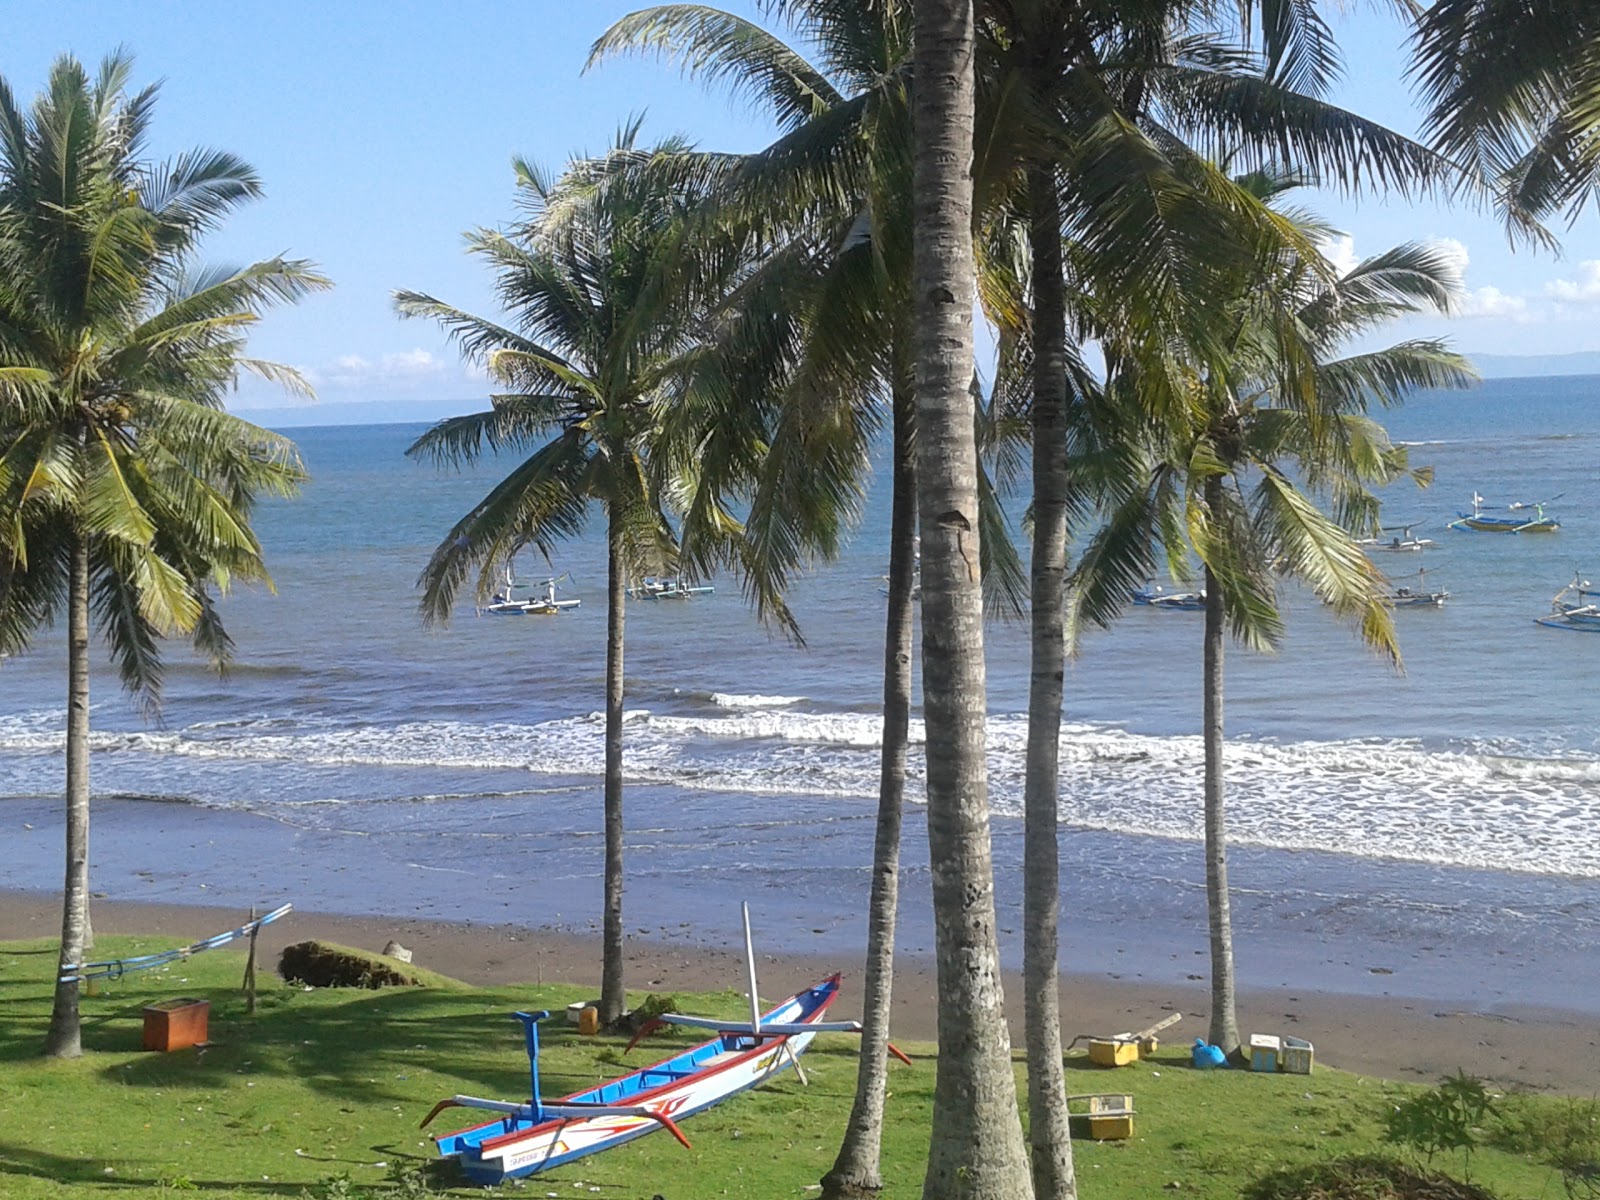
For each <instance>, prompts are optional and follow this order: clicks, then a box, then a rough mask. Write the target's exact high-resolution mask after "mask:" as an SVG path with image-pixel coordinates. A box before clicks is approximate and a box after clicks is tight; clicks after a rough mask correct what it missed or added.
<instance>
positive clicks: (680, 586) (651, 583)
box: [628, 575, 717, 600]
mask: <svg viewBox="0 0 1600 1200" xmlns="http://www.w3.org/2000/svg"><path fill="white" fill-rule="evenodd" d="M716 590H717V589H716V588H715V587H714V586H712V585H711V584H709V583H695V584H691V583H686V582H684V579H683V576H681V575H678V576H659V575H646V576H645V577H644V578H643V579H641V580H640V581H639V582H638V583H637V584H635V585H634V586H633V587H631V588H629V589H628V591H629V594H630V595H632V596H633V598H634V599H635V600H690V599H693V598H694V597H695V596H709V595H711V594H712V593H713V592H715V591H716Z"/></svg>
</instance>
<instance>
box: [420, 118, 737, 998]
mask: <svg viewBox="0 0 1600 1200" xmlns="http://www.w3.org/2000/svg"><path fill="white" fill-rule="evenodd" d="M638 130H639V125H638V122H637V121H635V122H633V123H631V124H629V125H628V126H626V127H625V128H623V129H622V130H621V131H620V132H619V134H618V136H617V139H616V141H615V144H614V146H613V148H612V149H611V150H610V152H609V153H607V154H606V155H604V156H602V157H600V158H596V159H591V160H579V161H576V162H574V163H572V164H571V165H570V166H569V167H568V169H567V171H566V173H565V174H564V175H562V176H561V177H560V178H559V179H557V180H553V181H552V180H550V179H548V178H546V177H545V176H544V175H543V174H541V173H540V172H539V171H538V170H537V169H535V168H534V167H532V166H530V165H529V164H527V163H525V162H522V161H520V160H519V161H517V162H516V163H515V164H514V166H515V170H516V185H517V189H518V193H519V204H520V205H521V207H522V209H523V218H522V219H521V220H520V221H518V222H517V223H516V224H514V225H513V226H511V227H510V228H508V229H507V230H505V231H503V232H502V231H496V230H489V229H480V230H478V231H476V232H474V233H472V234H469V235H468V242H469V250H470V252H471V253H473V254H475V255H478V256H479V257H481V258H482V259H484V260H485V261H486V262H487V263H488V264H489V266H490V267H491V269H493V270H494V272H495V274H496V278H497V283H496V291H497V294H498V296H499V298H500V300H501V302H502V304H503V305H504V306H505V308H506V310H507V313H508V315H509V318H510V320H509V322H507V323H502V322H499V321H496V320H493V319H490V318H486V317H479V316H474V315H472V314H470V313H467V312H464V311H462V310H461V309H458V308H454V307H452V306H450V305H448V304H446V303H444V302H442V301H440V300H437V299H435V298H433V297H432V296H428V295H425V294H423V293H420V292H411V291H401V292H397V293H396V294H395V305H396V307H397V309H398V310H399V312H400V313H401V314H402V315H404V316H408V317H427V318H432V319H434V320H436V321H438V322H439V323H440V324H441V325H442V326H443V327H444V328H445V329H446V330H447V331H448V332H449V334H450V336H451V337H452V338H453V339H454V340H455V341H456V343H457V344H458V345H459V347H460V348H461V351H462V353H463V355H464V356H466V357H467V358H469V359H471V360H472V361H474V362H478V363H481V364H482V365H484V366H485V367H487V369H488V370H489V373H490V375H491V376H492V378H493V379H494V380H495V381H496V382H498V383H499V384H501V385H502V386H503V387H504V388H505V390H504V391H502V392H500V393H498V394H496V395H494V396H492V397H491V403H492V405H493V407H492V409H491V410H490V411H489V412H486V413H476V414H473V415H470V416H464V417H456V418H452V419H450V420H447V421H443V422H440V423H439V424H438V425H436V426H434V427H433V428H432V429H431V430H429V431H428V432H427V433H426V434H424V435H423V436H422V437H421V438H419V439H418V440H417V442H416V443H415V444H414V445H413V446H412V447H411V449H410V450H409V451H408V453H410V454H412V455H414V456H420V457H427V458H431V459H433V460H435V461H437V462H440V463H443V464H463V463H470V462H474V461H477V460H478V459H480V458H481V457H483V456H484V455H485V454H494V453H504V452H514V453H523V452H526V454H527V457H526V458H524V459H523V460H522V461H521V462H520V463H519V464H518V465H517V466H516V467H514V468H513V469H512V470H511V472H510V473H509V474H508V475H507V476H506V477H505V479H503V480H502V481H501V482H500V483H499V484H497V485H496V486H495V487H494V488H493V489H492V490H491V491H490V492H489V493H488V495H486V496H485V497H484V498H483V499H482V500H480V501H479V502H478V503H477V504H476V505H474V506H473V508H472V510H471V511H470V512H468V513H467V514H466V516H464V517H462V518H461V520H459V521H458V522H456V524H455V525H454V527H452V528H451V530H450V532H449V533H448V534H447V535H446V536H445V538H444V540H443V541H441V542H440V544H439V546H438V548H437V549H436V550H435V551H434V552H433V555H432V557H431V558H430V559H429V561H428V564H427V567H426V568H425V569H424V570H423V573H422V578H421V583H422V587H423V598H422V611H423V615H424V618H425V619H426V620H429V621H437V622H442V621H445V620H447V619H448V618H449V616H450V612H451V609H452V607H453V606H454V604H455V601H456V598H457V595H458V593H459V592H460V590H461V588H462V587H463V585H464V584H466V583H467V582H468V580H469V578H470V577H471V576H472V575H473V574H474V572H476V575H477V581H476V586H477V591H478V593H479V594H480V595H485V596H486V595H488V593H489V592H490V591H491V590H492V588H493V586H494V582H495V580H496V579H497V578H498V575H499V572H500V570H501V568H502V567H503V565H504V564H505V563H506V562H508V561H509V560H510V558H511V557H512V556H513V555H514V554H515V553H516V552H517V551H518V550H519V549H521V548H522V547H523V546H527V545H532V546H535V547H537V548H538V549H539V550H540V551H541V552H543V553H544V554H545V556H546V557H549V555H550V553H551V551H552V549H553V546H554V543H555V542H556V541H557V540H560V539H563V538H567V537H572V536H575V535H576V534H577V533H578V532H579V531H580V530H581V529H582V528H583V525H584V523H585V520H586V518H587V515H588V510H589V508H590V506H591V505H592V504H598V505H599V506H600V508H601V510H602V511H603V513H604V516H605V524H606V555H607V570H606V582H607V628H606V729H605V867H604V888H605V900H604V933H603V950H602V953H603V963H602V973H601V1000H600V1017H601V1020H602V1021H604V1022H607V1023H610V1022H613V1021H615V1020H617V1019H618V1018H619V1017H621V1016H622V1015H623V1013H624V1011H625V1007H626V997H625V995H624V990H623V934H622V892H623V863H622V857H623V831H624V827H623V809H622V782H623V781H622V728H623V702H624V692H623V647H624V642H623V630H624V616H625V604H626V598H627V591H628V586H629V582H630V580H632V579H636V578H638V577H639V576H641V575H643V574H647V573H660V572H663V571H671V570H676V569H679V568H682V567H689V568H691V569H692V568H694V567H695V566H698V565H702V564H704V563H706V562H709V561H711V560H712V559H714V557H715V555H716V554H718V553H721V552H723V551H724V550H725V549H726V547H727V546H728V545H730V544H731V543H732V542H733V540H735V539H736V538H737V537H738V536H739V534H740V533H741V528H740V525H739V523H738V522H737V521H736V520H735V519H734V518H733V516H732V515H731V514H730V513H729V512H728V511H727V510H726V508H724V507H723V506H722V504H721V503H720V495H719V494H717V492H716V490H715V487H714V486H712V485H713V484H716V483H719V482H722V480H723V478H731V477H732V476H727V477H722V476H718V473H717V472H716V470H715V469H714V468H715V465H716V464H718V463H719V462H721V461H722V459H723V457H724V456H723V454H722V451H721V449H719V445H720V443H719V442H718V438H719V437H720V436H722V434H721V433H720V432H719V431H718V430H715V429H708V428H706V427H705V426H704V425H703V424H702V423H698V422H696V421H693V420H686V419H685V414H694V413H698V412H700V411H701V408H702V404H703V401H704V397H703V396H702V395H700V394H697V389H698V388H701V387H702V386H705V384H704V376H703V375H702V373H701V372H699V371H698V370H697V369H696V368H697V365H698V362H699V359H700V346H701V343H702V342H703V341H704V340H705V339H706V338H707V337H708V336H709V332H710V331H709V322H710V313H711V310H712V304H711V300H712V298H714V297H715V296H716V287H717V285H719V284H721V283H725V282H728V281H729V280H730V279H731V278H732V277H733V276H735V275H736V274H737V271H738V257H739V256H738V250H737V247H736V246H735V247H733V249H732V250H730V245H731V242H729V243H726V244H717V243H714V242H712V243H708V242H706V241H704V240H703V239H697V240H695V241H691V240H690V239H689V238H688V237H687V234H688V233H689V231H690V229H691V222H690V217H691V214H692V213H693V212H694V210H695V207H696V205H697V204H698V203H700V202H701V201H702V200H703V187H704V185H703V184H701V183H696V182H693V181H692V177H691V176H689V175H686V174H683V173H680V172H674V171H663V170H658V169H653V166H654V164H655V163H656V162H657V161H658V160H678V159H681V158H682V156H683V155H684V154H686V153H687V152H688V147H687V146H686V145H684V144H683V143H681V142H676V141H669V142H667V143H664V144H663V145H662V146H661V147H659V148H657V149H656V150H654V151H652V150H646V149H642V148H639V147H638V146H637V145H636V142H637V135H638ZM724 252H727V253H726V254H724ZM696 256H698V257H696ZM713 281H715V282H713ZM740 432H741V433H743V432H744V431H743V430H741V431H740ZM714 476H718V477H717V478H713V477H714ZM685 523H687V525H688V526H689V528H687V529H686V528H685ZM680 532H681V533H685V535H686V536H687V534H688V533H693V534H695V537H694V539H693V540H694V541H695V542H696V543H697V546H696V548H694V549H693V553H692V555H691V554H685V553H683V551H684V550H685V549H686V547H684V546H683V545H681V544H680V540H679V535H680Z"/></svg>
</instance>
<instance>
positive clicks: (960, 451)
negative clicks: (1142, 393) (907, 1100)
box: [912, 0, 1033, 1200]
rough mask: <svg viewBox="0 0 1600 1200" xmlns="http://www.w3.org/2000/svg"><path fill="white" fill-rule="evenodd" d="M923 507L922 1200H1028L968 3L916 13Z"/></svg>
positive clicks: (950, 2) (936, 4) (922, 4)
mask: <svg viewBox="0 0 1600 1200" xmlns="http://www.w3.org/2000/svg"><path fill="white" fill-rule="evenodd" d="M913 11H914V12H915V15H916V26H915V29H916V33H915V38H914V45H915V50H914V67H913V70H914V72H915V75H916V78H917V80H918V86H917V88H916V92H915V95H914V97H913V101H912V114H913V129H914V133H915V142H914V145H915V163H916V166H915V179H914V187H913V191H912V194H913V196H914V197H915V207H914V210H913V212H914V224H913V232H914V239H915V255H914V270H913V277H912V278H913V282H912V304H913V311H914V312H915V315H916V321H915V329H916V388H917V498H918V510H919V521H920V526H921V532H922V553H923V559H922V690H923V713H924V720H925V723H926V727H927V759H928V765H927V771H928V848H929V853H930V856H931V859H932V870H933V909H934V929H935V945H936V962H937V969H938V979H939V1068H938V1076H937V1079H936V1081H935V1085H934V1103H933V1128H934V1131H935V1133H934V1137H933V1141H932V1145H931V1147H930V1149H929V1153H928V1170H927V1176H926V1178H925V1181H924V1183H923V1195H924V1196H925V1197H928V1198H929V1200H933V1198H935V1197H937V1198H939V1200H945V1198H947V1197H960V1198H963V1200H965V1198H972V1200H977V1198H980V1197H981V1198H984V1200H988V1198H993V1200H1001V1198H1002V1197H1004V1198H1005V1200H1018V1198H1024V1200H1025V1198H1026V1197H1029V1196H1031V1195H1032V1193H1033V1185H1032V1181H1031V1179H1030V1177H1029V1169H1028V1156H1027V1151H1026V1149H1025V1147H1024V1144H1023V1140H1022V1127H1021V1123H1020V1120H1019V1117H1018V1113H1017V1098H1016V1080H1015V1077H1014V1075H1013V1074H1012V1068H1011V1039H1010V1036H1009V1034H1008V1033H1007V1030H1006V1024H1005V1012H1004V1001H1003V998H1002V994H1001V986H1000V960H999V951H998V947H997V942H996V935H995V915H994V866H993V859H992V850H991V845H990V839H989V805H988V777H987V769H986V763H985V761H984V745H985V739H984V727H985V721H986V717H987V706H986V703H985V697H984V664H983V596H982V591H981V586H982V585H981V581H980V577H979V557H978V549H979V548H978V538H979V529H978V520H979V518H978V478H977V451H976V446H975V444H974V434H973V412H972V405H973V401H972V394H971V391H970V389H969V384H970V382H971V379H972V371H973V345H972V305H973V301H974V299H975V298H976V292H977V278H976V270H975V266H974V261H973V244H972V229H973V222H972V212H973V208H972V205H973V192H972V167H971V164H972V156H973V124H974V103H975V92H974V89H975V81H974V75H973V54H974V32H973V9H972V3H971V0H916V3H915V4H914V6H913Z"/></svg>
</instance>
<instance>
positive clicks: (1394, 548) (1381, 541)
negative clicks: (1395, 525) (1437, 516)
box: [1361, 525, 1434, 554]
mask: <svg viewBox="0 0 1600 1200" xmlns="http://www.w3.org/2000/svg"><path fill="white" fill-rule="evenodd" d="M1415 528H1416V526H1415V525H1401V526H1399V530H1400V533H1399V536H1397V537H1370V538H1362V539H1361V546H1362V548H1363V549H1365V550H1367V551H1368V552H1369V553H1370V552H1372V551H1375V550H1377V551H1382V552H1384V553H1386V554H1406V553H1413V554H1414V553H1416V552H1418V551H1421V550H1426V549H1428V548H1429V547H1430V546H1432V545H1433V544H1434V542H1433V539H1432V538H1419V537H1413V536H1412V534H1411V531H1412V530H1413V529H1415ZM1385 532H1389V531H1388V530H1386V531H1385Z"/></svg>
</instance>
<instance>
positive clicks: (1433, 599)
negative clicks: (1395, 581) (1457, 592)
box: [1389, 570, 1450, 608]
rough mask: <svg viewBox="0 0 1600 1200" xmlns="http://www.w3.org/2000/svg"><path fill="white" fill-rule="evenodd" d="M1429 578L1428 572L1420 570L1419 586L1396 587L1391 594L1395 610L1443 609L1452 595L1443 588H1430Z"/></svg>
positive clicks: (1391, 601)
mask: <svg viewBox="0 0 1600 1200" xmlns="http://www.w3.org/2000/svg"><path fill="white" fill-rule="evenodd" d="M1427 576H1428V572H1427V571H1426V570H1419V571H1418V572H1417V585H1416V586H1415V587H1410V586H1401V587H1396V588H1395V589H1394V590H1393V591H1391V592H1390V593H1389V603H1390V604H1392V605H1394V607H1395V608H1442V607H1443V606H1444V602H1445V601H1446V600H1448V599H1450V593H1449V592H1447V591H1445V590H1444V589H1443V588H1437V589H1432V588H1429V587H1428V586H1427Z"/></svg>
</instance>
